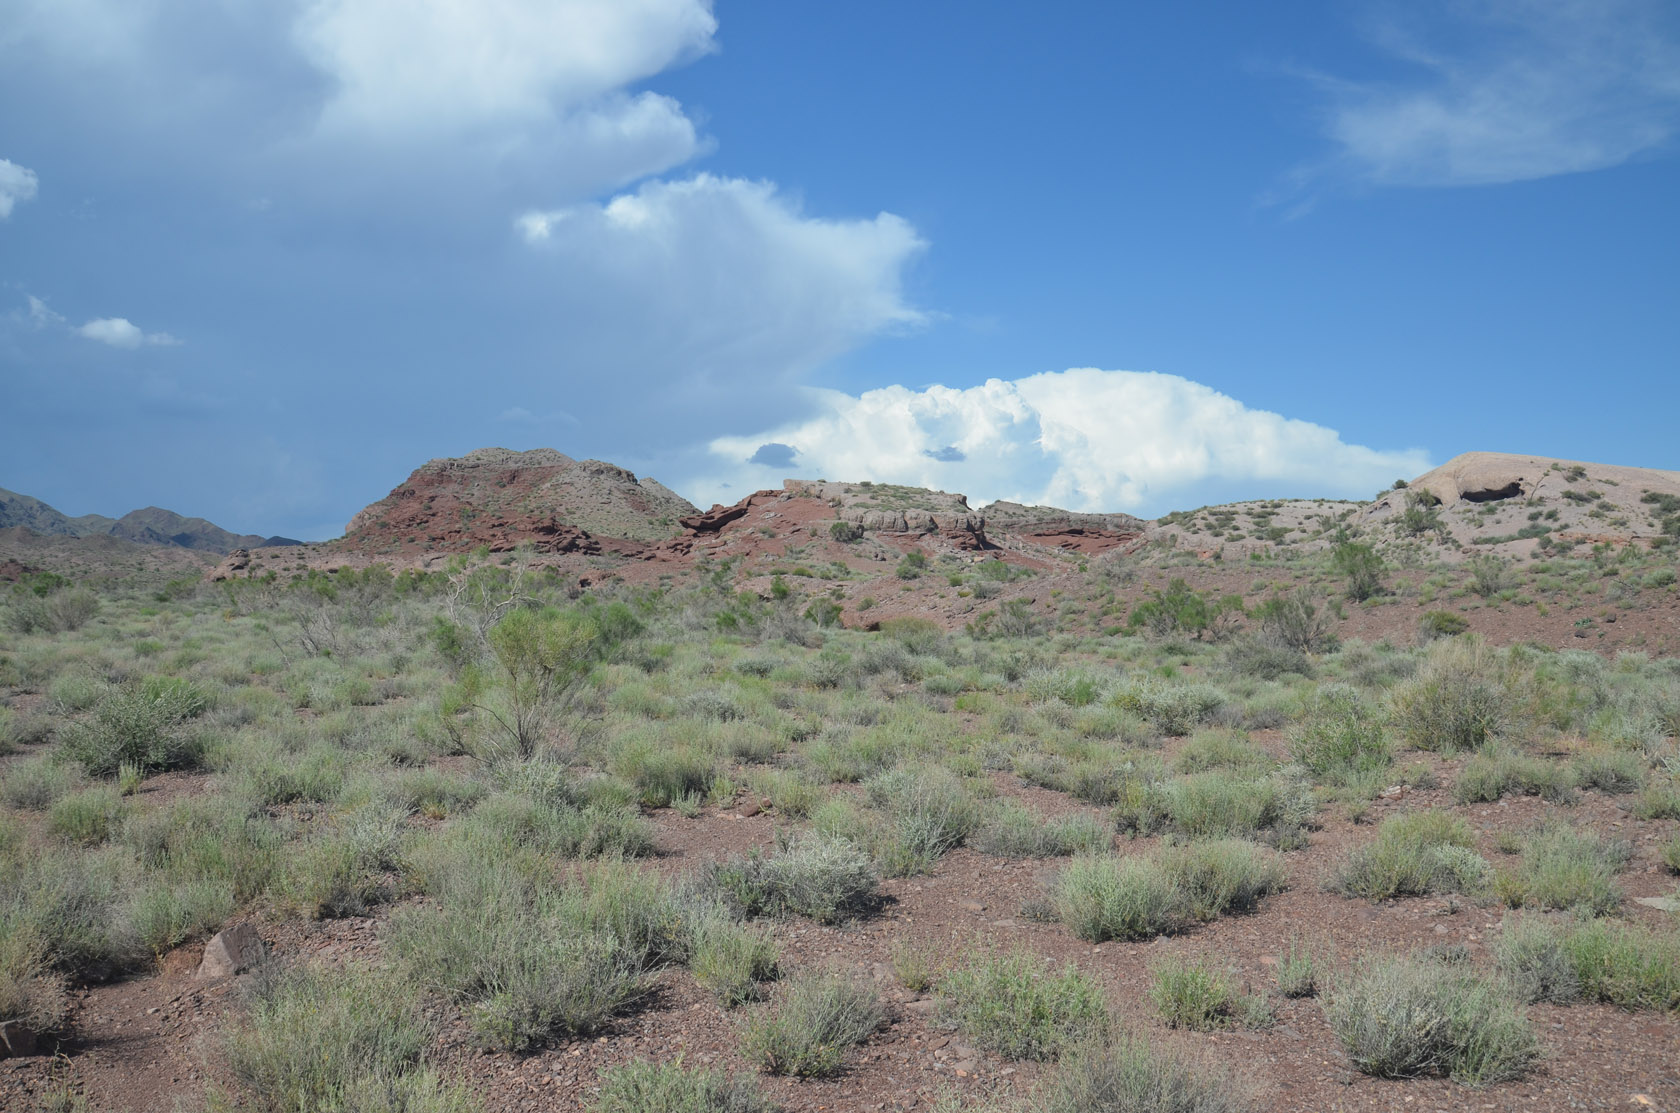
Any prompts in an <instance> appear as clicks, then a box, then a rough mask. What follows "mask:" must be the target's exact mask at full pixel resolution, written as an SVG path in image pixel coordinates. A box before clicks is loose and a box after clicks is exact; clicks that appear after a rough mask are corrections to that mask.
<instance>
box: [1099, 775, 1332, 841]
mask: <svg viewBox="0 0 1680 1113" xmlns="http://www.w3.org/2000/svg"><path fill="white" fill-rule="evenodd" d="M1126 789H1127V790H1126V794H1125V795H1124V796H1123V798H1122V799H1121V800H1120V801H1119V803H1117V804H1116V805H1115V809H1114V817H1115V823H1116V825H1117V826H1118V827H1119V828H1120V829H1121V830H1122V831H1136V832H1138V833H1139V834H1144V835H1148V834H1155V833H1157V832H1161V831H1172V832H1175V833H1177V834H1180V835H1184V836H1185V837H1187V838H1192V839H1219V838H1232V837H1238V838H1244V837H1250V836H1254V835H1257V834H1259V833H1261V832H1266V833H1267V835H1268V837H1270V838H1272V839H1274V840H1276V841H1277V843H1278V845H1280V846H1285V847H1288V846H1296V845H1299V844H1300V843H1301V842H1302V836H1301V829H1302V828H1303V827H1305V826H1306V825H1307V824H1308V823H1310V822H1311V821H1312V817H1313V814H1314V812H1315V811H1316V810H1317V805H1316V804H1315V803H1314V802H1313V799H1312V794H1311V792H1310V791H1309V790H1308V789H1307V786H1306V785H1305V784H1304V783H1302V782H1301V781H1299V780H1296V779H1294V778H1293V777H1290V776H1287V775H1285V774H1283V773H1278V774H1273V775H1271V776H1265V777H1253V776H1244V775H1242V774H1239V773H1233V772H1230V771H1226V770H1214V771H1212V772H1208V773H1193V774H1191V775H1189V776H1184V777H1174V778H1172V779H1171V780H1167V781H1155V782H1148V781H1138V782H1133V783H1132V784H1130V785H1127V786H1126Z"/></svg>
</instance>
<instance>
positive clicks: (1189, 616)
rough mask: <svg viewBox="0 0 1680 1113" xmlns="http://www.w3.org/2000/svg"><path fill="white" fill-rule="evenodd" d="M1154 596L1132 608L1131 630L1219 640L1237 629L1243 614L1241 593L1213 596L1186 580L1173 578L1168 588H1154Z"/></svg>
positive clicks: (1129, 620) (1162, 635) (1161, 635)
mask: <svg viewBox="0 0 1680 1113" xmlns="http://www.w3.org/2000/svg"><path fill="white" fill-rule="evenodd" d="M1152 596H1153V597H1152V598H1150V599H1148V600H1145V601H1144V602H1142V603H1139V604H1138V605H1137V606H1135V607H1133V608H1132V613H1131V616H1130V617H1129V619H1128V620H1127V626H1128V628H1129V629H1132V630H1148V631H1149V632H1150V633H1152V634H1154V635H1156V636H1157V637H1170V636H1172V635H1174V634H1189V635H1192V636H1193V637H1196V638H1198V639H1200V638H1204V637H1205V638H1212V639H1219V638H1222V637H1225V636H1227V635H1229V634H1230V633H1231V632H1232V631H1234V630H1235V629H1236V628H1237V625H1238V623H1239V622H1240V620H1241V618H1242V616H1243V614H1244V610H1243V603H1242V597H1241V596H1238V595H1226V596H1223V597H1220V598H1214V597H1213V596H1212V595H1211V594H1207V593H1203V592H1199V591H1196V590H1195V589H1193V588H1192V587H1191V586H1190V584H1189V583H1188V582H1187V581H1185V580H1183V579H1174V580H1172V581H1171V582H1170V583H1169V584H1168V585H1167V590H1165V591H1160V590H1158V589H1156V590H1153V591H1152Z"/></svg>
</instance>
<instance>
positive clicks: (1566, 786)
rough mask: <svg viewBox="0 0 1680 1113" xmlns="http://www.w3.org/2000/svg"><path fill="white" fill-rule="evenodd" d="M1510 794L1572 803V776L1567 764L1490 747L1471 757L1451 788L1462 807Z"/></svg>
mask: <svg viewBox="0 0 1680 1113" xmlns="http://www.w3.org/2000/svg"><path fill="white" fill-rule="evenodd" d="M1513 793H1516V794H1521V795H1525V796H1538V797H1540V798H1541V799H1543V800H1548V801H1550V802H1552V803H1556V804H1565V803H1571V802H1573V801H1574V799H1575V773H1574V771H1573V770H1572V769H1570V767H1569V766H1567V765H1561V764H1559V763H1557V762H1554V761H1547V760H1546V759H1545V758H1536V757H1529V756H1527V755H1526V754H1520V753H1517V752H1516V751H1514V750H1509V749H1505V748H1504V747H1501V746H1493V747H1490V748H1488V749H1487V750H1484V751H1483V752H1482V753H1479V754H1477V755H1476V756H1475V757H1473V758H1471V759H1470V761H1469V762H1468V763H1467V764H1466V765H1465V766H1464V772H1462V773H1460V774H1459V777H1458V782H1457V783H1456V784H1455V785H1453V798H1454V799H1456V800H1457V801H1458V802H1459V803H1461V804H1475V803H1489V804H1491V803H1493V802H1494V801H1496V800H1499V799H1500V798H1501V797H1504V796H1508V795H1511V794H1513Z"/></svg>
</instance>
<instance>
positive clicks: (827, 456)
mask: <svg viewBox="0 0 1680 1113" xmlns="http://www.w3.org/2000/svg"><path fill="white" fill-rule="evenodd" d="M811 394H812V395H813V396H814V400H815V402H816V406H817V410H818V412H817V413H816V414H815V416H812V417H810V418H809V419H807V420H803V421H797V422H793V423H790V424H787V425H782V426H778V427H776V428H772V429H768V430H766V431H764V432H762V433H758V434H754V435H751V436H732V437H720V438H718V439H716V440H714V441H712V442H711V446H710V450H711V454H712V457H713V460H712V464H713V467H712V474H711V475H709V476H704V477H697V478H696V479H695V481H694V482H692V483H689V484H685V485H684V487H685V490H686V489H688V488H689V487H692V488H693V491H694V494H697V495H699V496H701V497H711V498H721V496H722V493H723V492H724V491H725V490H740V489H743V488H745V489H749V490H750V489H752V488H755V487H766V486H774V485H776V484H777V483H779V482H780V480H781V479H783V478H785V477H786V470H785V469H787V468H789V467H797V468H798V469H799V474H800V475H804V476H808V477H813V478H814V477H817V476H829V477H832V478H840V479H873V480H879V481H887V482H894V483H907V484H913V485H916V486H925V487H937V488H942V489H944V490H952V491H962V492H964V493H966V494H968V495H969V496H971V497H973V498H974V499H976V500H977V501H979V502H988V501H991V500H993V499H999V498H1007V499H1013V500H1017V501H1021V502H1028V503H1045V504H1050V505H1055V506H1065V507H1070V508H1074V509H1081V510H1130V511H1134V512H1141V513H1150V514H1153V513H1159V512H1162V511H1165V510H1170V509H1173V508H1174V507H1175V505H1183V504H1186V503H1192V504H1193V503H1194V502H1195V500H1196V498H1197V493H1198V492H1202V493H1204V494H1207V495H1210V496H1211V495H1213V494H1218V495H1220V496H1228V495H1229V493H1230V492H1231V491H1233V490H1240V489H1243V488H1251V489H1253V490H1254V491H1255V492H1256V493H1258V492H1259V491H1260V490H1261V489H1262V488H1263V489H1265V490H1266V491H1270V492H1273V493H1275V492H1277V491H1278V490H1280V489H1287V490H1288V491H1289V492H1290V493H1293V494H1300V495H1321V496H1345V497H1368V496H1369V495H1370V493H1371V492H1372V491H1374V490H1377V489H1379V488H1381V487H1385V486H1387V485H1388V484H1389V483H1391V482H1393V480H1394V479H1395V478H1397V477H1410V476H1413V475H1416V474H1418V473H1420V472H1423V471H1426V470H1428V468H1429V466H1430V461H1429V458H1428V456H1427V454H1426V453H1424V452H1422V451H1420V450H1417V449H1405V450H1400V451H1379V450H1376V449H1371V448H1366V447H1364V446H1363V445H1357V444H1349V443H1347V442H1345V441H1343V440H1342V438H1341V436H1340V435H1339V434H1338V433H1337V432H1336V431H1335V430H1334V429H1328V428H1325V427H1324V426H1322V425H1315V424H1313V423H1311V422H1307V421H1300V420H1295V419H1291V418H1286V417H1284V416H1282V415H1280V414H1275V413H1270V412H1268V411H1265V410H1256V409H1251V408H1249V407H1248V406H1245V405H1244V404H1243V403H1241V402H1239V401H1237V400H1236V399H1234V398H1231V397H1229V396H1228V395H1224V394H1221V393H1219V392H1218V391H1216V390H1213V389H1212V388H1210V387H1207V386H1204V385H1202V384H1201V383H1196V382H1192V381H1190V380H1189V379H1184V378H1180V377H1179V376H1177V375H1162V374H1156V373H1152V372H1137V371H1101V370H1097V369H1095V368H1088V367H1087V368H1077V369H1074V370H1070V371H1059V372H1050V373H1045V374H1039V375H1029V376H1027V377H1026V378H1022V379H1014V380H1003V379H991V380H988V381H987V382H986V383H984V384H982V385H980V386H976V387H970V388H968V389H964V390H958V389H953V388H950V387H943V386H932V387H928V388H927V389H925V390H911V389H908V388H906V387H902V386H891V387H884V388H882V389H879V390H870V391H865V392H864V393H863V394H861V395H855V396H854V395H850V394H845V393H842V392H840V391H832V390H820V391H812V392H811ZM1202 501H1206V498H1203V499H1202Z"/></svg>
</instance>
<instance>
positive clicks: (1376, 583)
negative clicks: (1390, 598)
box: [1330, 541, 1383, 603]
mask: <svg viewBox="0 0 1680 1113" xmlns="http://www.w3.org/2000/svg"><path fill="white" fill-rule="evenodd" d="M1330 562H1331V564H1333V565H1334V566H1335V568H1336V571H1338V572H1340V573H1341V574H1342V575H1344V576H1346V577H1347V578H1348V589H1347V593H1348V598H1349V599H1352V600H1353V601H1354V602H1356V603H1363V602H1364V601H1365V600H1367V599H1369V598H1371V597H1372V596H1374V595H1379V594H1381V593H1382V590H1383V581H1382V574H1383V560H1382V557H1380V556H1378V555H1377V551H1376V549H1374V548H1372V547H1371V546H1370V545H1366V544H1363V543H1361V542H1357V541H1343V542H1341V543H1340V544H1338V545H1337V546H1336V547H1335V548H1334V549H1332V550H1331V551H1330Z"/></svg>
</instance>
